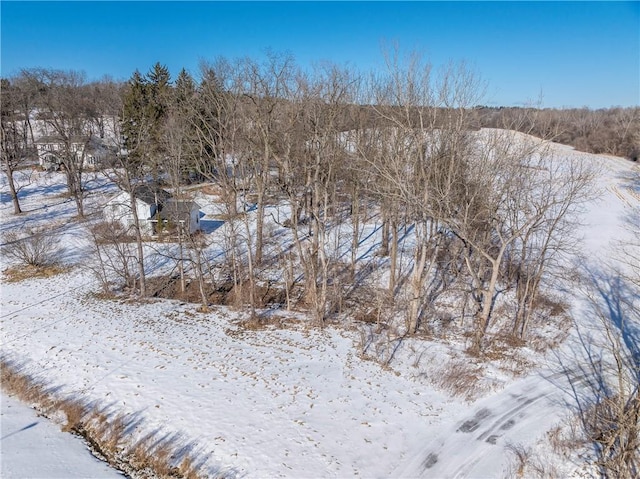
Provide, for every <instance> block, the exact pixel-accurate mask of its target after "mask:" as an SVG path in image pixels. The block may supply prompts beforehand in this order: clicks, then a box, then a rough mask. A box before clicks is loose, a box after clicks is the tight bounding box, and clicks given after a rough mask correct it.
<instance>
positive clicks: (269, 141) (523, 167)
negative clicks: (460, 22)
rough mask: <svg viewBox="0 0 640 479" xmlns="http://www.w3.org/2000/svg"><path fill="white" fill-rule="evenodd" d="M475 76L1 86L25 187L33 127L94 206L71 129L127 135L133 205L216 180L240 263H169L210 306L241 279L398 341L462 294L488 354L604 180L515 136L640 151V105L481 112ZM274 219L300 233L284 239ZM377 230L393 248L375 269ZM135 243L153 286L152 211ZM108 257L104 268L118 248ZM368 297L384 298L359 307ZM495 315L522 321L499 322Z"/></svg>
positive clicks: (269, 66) (200, 258) (394, 72)
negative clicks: (385, 328)
mask: <svg viewBox="0 0 640 479" xmlns="http://www.w3.org/2000/svg"><path fill="white" fill-rule="evenodd" d="M479 85H480V84H479V82H478V81H477V79H476V78H475V77H474V76H473V75H472V74H471V73H470V72H469V71H468V70H466V69H465V68H464V67H451V68H449V69H447V70H445V71H442V72H438V73H436V72H434V71H433V69H432V68H431V66H430V65H429V64H428V63H425V62H423V61H422V60H421V59H420V58H415V57H411V58H402V57H400V56H398V55H389V57H388V58H387V70H386V71H384V72H379V73H378V74H376V75H373V76H365V75H362V74H359V73H356V72H355V71H352V70H349V69H347V68H341V67H338V66H335V65H323V66H321V67H318V68H316V69H314V70H311V71H302V70H301V69H300V68H299V67H298V66H297V65H296V64H295V61H294V60H293V59H292V58H290V57H288V56H283V55H275V54H270V55H267V56H266V57H265V58H264V59H263V60H261V61H256V60H253V59H239V60H235V61H230V60H227V59H218V60H217V61H215V62H213V63H203V64H202V65H201V67H200V71H199V72H198V75H197V78H194V77H192V76H191V75H190V74H189V73H188V72H186V71H185V70H183V71H182V72H180V74H179V75H178V76H177V78H175V79H172V78H171V76H170V74H169V71H168V69H167V68H166V67H165V66H163V65H161V64H159V63H157V64H155V65H154V66H152V67H151V69H150V70H149V72H148V73H147V74H144V75H143V74H141V73H140V72H138V71H136V72H134V73H133V75H132V77H131V78H130V79H129V80H128V81H127V82H126V83H125V84H118V83H115V82H113V81H112V80H109V79H104V80H102V81H99V82H94V83H87V82H85V81H84V78H83V77H82V76H81V75H79V74H77V73H74V72H59V71H53V70H43V69H37V70H28V71H23V72H21V73H20V74H19V75H17V76H16V77H13V78H9V79H7V80H3V91H2V100H3V101H2V107H3V108H2V145H3V148H2V160H3V168H4V169H5V171H6V172H7V174H8V175H9V176H12V171H13V170H14V169H15V168H16V167H19V166H20V161H22V158H24V157H26V156H27V155H28V151H29V148H30V147H32V146H33V140H34V133H33V122H34V121H36V120H39V121H40V122H41V123H44V124H46V125H47V126H48V128H49V129H50V131H51V132H54V133H55V134H57V135H58V136H59V137H61V138H62V139H63V140H64V141H65V142H66V143H65V144H67V145H68V147H67V150H68V151H67V152H66V154H65V155H64V158H65V161H64V166H65V173H66V175H67V183H68V186H69V192H70V194H71V195H72V197H73V198H74V199H75V201H76V205H77V208H78V214H79V215H83V213H84V211H83V202H82V199H83V197H84V180H83V178H84V177H83V174H84V170H83V164H82V161H81V159H80V158H77V156H74V155H73V151H72V147H71V138H72V137H73V138H77V137H78V136H83V135H84V136H85V137H87V136H88V135H94V134H98V135H100V136H101V137H104V136H105V135H112V136H113V143H114V144H117V145H118V148H117V150H118V154H117V155H114V157H113V158H112V162H111V163H110V164H108V165H105V167H106V170H105V171H107V173H108V174H109V175H110V177H111V178H112V179H113V180H114V181H116V182H117V183H118V185H119V186H120V187H121V188H122V189H123V190H124V191H127V192H129V194H130V198H131V200H133V198H134V195H135V191H136V188H138V187H139V186H140V185H142V184H147V185H148V184H157V183H159V182H164V183H169V186H171V187H172V188H173V191H174V193H175V195H176V196H177V197H179V198H180V199H185V200H186V199H188V198H189V196H188V194H187V193H186V191H185V188H184V186H185V184H186V183H188V182H192V181H204V182H207V183H209V184H214V185H215V186H216V188H217V191H218V192H219V198H220V199H221V201H222V203H223V204H224V206H225V209H226V213H227V214H226V216H227V218H228V219H229V220H233V221H227V222H226V224H225V227H224V231H225V245H224V251H225V253H224V255H223V256H222V257H218V258H217V259H216V261H215V264H214V265H212V262H211V258H209V257H207V255H206V246H207V243H206V239H205V238H204V237H202V236H200V237H192V236H191V235H188V234H182V233H181V234H180V235H179V238H178V246H179V248H178V249H177V250H176V252H175V253H172V255H173V256H172V257H173V259H174V260H175V261H176V268H177V269H178V270H179V272H180V273H179V274H180V278H181V285H182V289H183V290H184V287H185V276H186V275H188V274H189V271H191V275H192V276H194V277H195V278H196V279H197V281H198V284H199V290H200V298H201V301H202V303H203V305H204V306H206V303H207V298H208V296H209V293H208V291H209V292H210V291H212V290H216V289H219V288H220V285H221V283H223V282H225V283H228V282H231V284H232V290H233V291H234V292H235V293H236V296H237V298H239V299H238V300H239V301H240V302H242V303H243V304H245V305H247V306H249V307H250V308H252V309H253V308H255V307H257V306H259V305H260V302H261V300H260V298H259V296H260V295H259V291H262V290H263V289H264V287H265V286H264V285H271V284H273V283H274V281H275V282H276V283H277V284H278V285H279V286H278V287H279V288H280V289H281V290H282V291H283V294H284V295H285V297H286V305H287V307H293V306H294V305H296V304H297V305H299V306H300V305H304V307H306V308H308V310H309V311H311V312H312V315H313V318H314V319H315V321H316V322H317V323H318V324H322V323H323V322H325V321H326V320H327V319H328V318H331V317H333V316H334V315H335V313H336V312H339V311H340V310H341V308H343V306H344V305H347V304H350V305H352V306H353V307H354V308H356V309H358V308H359V309H361V310H364V311H365V312H367V314H369V313H372V309H373V308H372V306H371V305H372V304H373V303H376V304H382V303H384V304H385V307H386V308H387V309H389V310H391V311H393V314H394V315H395V317H402V318H403V319H404V321H403V324H402V327H400V328H399V331H400V334H410V335H413V334H420V333H422V332H429V331H430V330H431V329H432V328H433V327H434V326H435V322H436V321H437V320H438V318H439V317H441V316H442V314H441V308H442V303H440V302H439V301H440V300H441V299H442V298H445V297H449V298H450V297H451V295H454V296H455V298H456V301H455V306H454V307H451V306H449V312H450V313H451V311H453V313H452V314H453V315H454V316H455V317H457V318H459V321H458V322H457V324H460V325H462V326H463V327H464V328H466V329H468V330H469V331H470V332H472V335H471V337H472V340H471V342H470V346H471V349H472V350H473V351H476V352H480V351H482V350H483V349H485V348H486V347H487V346H488V345H489V344H490V342H491V336H490V335H488V332H489V331H490V330H491V329H492V327H493V326H494V324H495V323H496V321H497V320H498V319H499V320H500V321H505V320H507V321H508V322H509V325H510V326H509V327H510V330H511V334H513V336H515V337H517V338H519V339H521V340H526V338H527V335H528V330H529V326H530V324H531V321H532V318H533V317H534V315H535V314H536V308H537V305H538V304H539V303H540V301H538V298H539V294H540V291H541V288H542V287H543V285H544V281H545V278H546V277H547V276H548V274H549V272H550V271H551V268H553V267H554V265H556V264H557V262H556V261H555V259H556V257H557V256H558V255H559V254H560V253H561V252H562V251H563V249H564V248H566V247H567V246H568V245H569V244H570V241H569V232H570V227H569V218H570V216H571V215H570V213H571V212H572V210H573V209H574V208H575V207H576V205H578V204H579V203H580V201H581V199H582V197H583V195H584V194H585V193H586V191H587V188H588V184H589V181H590V177H589V173H588V172H587V171H585V170H584V169H582V167H581V166H580V165H579V164H578V163H574V162H571V161H569V160H566V159H558V158H554V157H553V155H551V154H549V152H547V151H545V149H544V145H545V142H544V141H543V142H540V141H535V140H532V139H531V138H530V137H526V136H523V135H517V134H515V133H513V130H518V131H521V132H525V133H530V134H533V135H535V136H539V137H541V138H543V139H545V140H553V141H565V142H569V143H573V144H575V145H576V147H578V148H584V149H588V150H590V151H595V152H604V153H611V154H619V155H628V156H630V157H633V156H634V155H637V151H638V145H639V142H640V126H639V125H640V123H639V122H640V118H639V116H638V114H639V110H638V108H627V109H621V108H615V109H609V110H598V111H589V110H535V109H527V108H503V109H492V108H484V107H477V106H476V105H478V104H480V103H481V101H482V97H481V94H480V93H481V89H480V86H479ZM116 116H117V118H118V121H115V122H113V121H112V122H111V123H110V124H111V125H113V126H112V127H111V128H107V127H106V125H107V124H109V122H108V121H106V119H108V118H111V119H113V118H115V117H116ZM480 127H494V128H501V129H495V130H484V131H481V132H479V131H478V130H479V128H480ZM505 128H506V129H507V130H509V131H506V130H505ZM560 160H562V161H560ZM14 197H15V198H16V212H19V205H18V203H17V196H16V195H14ZM274 205H279V208H277V211H274ZM250 211H251V214H250ZM274 212H275V213H277V218H276V217H275V216H274ZM271 219H273V220H275V224H277V225H281V226H285V227H286V228H287V229H288V231H289V233H288V234H287V235H288V236H287V237H288V238H289V239H288V240H287V241H288V243H283V242H282V240H281V239H279V238H282V234H281V233H275V232H274V228H273V227H270V226H269V225H270V224H271V225H273V224H274V223H273V222H272V221H271ZM372 225H377V226H378V228H377V229H376V230H375V231H374V232H373V235H374V236H375V237H376V238H377V248H378V251H377V255H376V256H375V257H374V258H373V259H369V260H368V261H367V262H364V261H359V254H360V253H359V252H358V247H359V245H360V243H361V242H362V239H363V235H364V230H365V228H366V227H371V226H372ZM106 231H107V232H113V231H115V230H113V229H112V230H106ZM98 233H99V231H98V230H95V231H94V236H97V235H98ZM121 233H122V234H115V235H114V234H111V235H110V236H109V238H107V239H105V238H102V240H101V241H103V243H104V244H109V242H112V243H113V242H114V241H115V243H114V244H117V243H118V242H119V241H125V240H126V238H128V237H130V236H133V237H134V238H135V240H136V248H127V249H126V253H123V250H122V248H118V247H114V248H112V249H113V250H114V251H115V252H116V253H117V254H119V255H120V256H122V258H125V259H124V260H123V261H124V264H126V265H127V266H126V269H127V274H126V277H127V281H126V282H127V283H128V284H129V286H131V287H135V289H136V290H137V291H138V292H139V294H141V295H143V296H144V295H147V294H149V289H148V287H147V284H146V278H145V275H146V268H145V259H144V245H145V239H144V238H143V235H142V233H141V230H140V224H139V219H137V218H135V221H134V225H133V230H132V231H130V232H121ZM277 235H280V236H277ZM103 236H104V235H103ZM114 238H115V240H114ZM98 239H99V238H97V241H98ZM96 251H97V252H98V256H100V258H101V261H102V262H104V255H105V254H106V253H107V252H108V251H109V249H108V248H107V249H105V248H102V249H101V248H100V247H98V248H97V249H96ZM407 255H410V256H411V260H410V261H407V259H406V258H407ZM132 258H133V263H131V261H132ZM120 262H122V261H120ZM120 262H119V260H118V261H115V260H113V259H112V260H109V261H108V263H109V264H120ZM103 270H104V269H102V270H101V271H103ZM132 271H137V274H134V273H133V272H132ZM103 276H104V275H103ZM132 278H133V279H132ZM365 289H366V290H367V291H369V292H370V293H371V294H374V295H375V298H376V301H371V298H370V297H369V300H368V301H365V302H360V303H358V300H357V298H358V297H359V295H361V292H362V291H363V290H365ZM354 305H355V306H354ZM498 305H503V307H502V311H512V314H511V313H510V314H508V315H504V314H503V315H502V316H499V317H497V316H496V314H497V313H496V310H497V309H498V308H497V306H498ZM375 314H376V315H377V316H378V317H379V316H380V307H378V309H377V312H375Z"/></svg>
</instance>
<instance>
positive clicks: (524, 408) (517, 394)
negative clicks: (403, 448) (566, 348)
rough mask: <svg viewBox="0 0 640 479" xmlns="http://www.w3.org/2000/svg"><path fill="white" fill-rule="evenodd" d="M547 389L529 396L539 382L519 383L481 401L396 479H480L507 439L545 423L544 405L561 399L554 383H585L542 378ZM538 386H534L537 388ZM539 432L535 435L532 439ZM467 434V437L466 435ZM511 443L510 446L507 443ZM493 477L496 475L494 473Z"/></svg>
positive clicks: (564, 376)
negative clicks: (476, 477)
mask: <svg viewBox="0 0 640 479" xmlns="http://www.w3.org/2000/svg"><path fill="white" fill-rule="evenodd" d="M544 379H546V380H547V382H548V384H549V387H548V388H547V389H546V390H544V391H540V389H538V390H537V391H534V389H533V385H534V384H536V382H535V381H539V378H535V380H534V379H530V380H528V381H527V380H524V382H520V383H519V384H517V385H514V387H512V388H509V389H508V390H505V391H503V392H502V393H501V394H500V395H498V396H495V397H493V398H488V399H486V400H484V401H482V402H481V403H480V404H479V405H478V406H477V407H476V408H475V410H473V411H472V412H471V413H470V414H469V413H465V414H464V417H463V418H462V419H461V420H458V421H456V422H455V423H454V425H453V427H452V428H450V429H449V433H447V432H443V433H442V434H441V435H440V436H439V437H436V438H434V439H433V440H431V441H430V442H429V445H428V446H426V447H421V448H420V451H419V452H416V453H415V454H414V456H413V457H414V459H413V460H411V461H410V462H409V464H407V465H406V467H405V468H403V469H402V470H400V471H399V472H398V474H397V476H398V477H438V478H443V479H444V478H465V477H474V475H478V474H480V475H483V474H484V475H486V471H478V470H476V467H479V466H480V467H481V466H482V464H481V463H482V462H483V461H484V460H485V459H488V460H491V458H494V461H495V452H496V450H495V448H496V447H500V448H504V446H505V445H506V444H508V443H509V442H511V441H509V438H514V437H517V436H518V435H521V434H522V433H523V431H526V430H527V429H528V428H529V427H530V424H529V423H530V422H531V421H535V420H536V419H537V418H542V417H545V418H548V416H549V415H548V414H547V413H546V412H545V411H547V410H548V407H549V402H551V401H553V400H554V398H555V397H557V396H559V395H561V390H560V388H559V387H558V385H557V384H555V385H554V383H556V382H557V381H559V380H562V381H563V382H566V384H567V385H572V386H573V387H575V386H579V385H581V384H585V383H586V382H587V380H588V379H587V377H586V376H584V375H581V374H576V373H575V372H574V371H573V370H570V369H566V370H564V371H560V372H557V373H553V374H549V375H547V376H545V377H544ZM537 384H538V385H539V382H538V383H537ZM542 432H544V431H543V429H536V431H534V434H539V433H542ZM472 433H473V434H472ZM513 442H515V441H513ZM494 473H495V474H499V473H500V471H494Z"/></svg>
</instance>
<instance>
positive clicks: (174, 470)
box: [0, 358, 224, 479]
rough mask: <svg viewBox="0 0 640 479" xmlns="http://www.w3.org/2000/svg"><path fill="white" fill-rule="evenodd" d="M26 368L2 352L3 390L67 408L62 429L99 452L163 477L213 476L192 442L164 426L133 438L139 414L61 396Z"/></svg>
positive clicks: (49, 409)
mask: <svg viewBox="0 0 640 479" xmlns="http://www.w3.org/2000/svg"><path fill="white" fill-rule="evenodd" d="M21 369H22V365H20V364H16V363H14V362H11V361H8V360H6V359H5V358H0V379H1V380H2V388H3V390H5V391H6V392H7V393H9V394H11V395H14V396H16V397H18V398H19V399H21V400H22V401H25V402H27V403H29V404H31V405H34V406H35V407H36V408H37V409H38V410H39V411H41V412H42V413H43V414H45V415H46V416H48V417H52V416H54V415H58V414H60V413H62V414H64V417H65V424H64V425H63V426H62V430H63V431H65V432H72V433H74V434H77V435H79V436H82V437H83V438H84V439H85V440H86V441H87V443H88V444H89V446H90V448H91V449H92V451H93V452H94V454H95V455H96V456H98V457H100V458H102V459H103V460H105V461H106V462H108V463H109V464H110V465H112V466H113V467H116V468H117V469H119V470H121V471H122V472H124V473H125V474H127V475H129V476H134V477H148V478H163V479H164V478H167V479H201V478H204V477H209V476H208V475H205V474H203V473H202V472H200V471H199V469H200V466H201V465H202V463H203V462H204V461H200V462H198V460H197V457H194V456H193V455H192V454H190V453H189V452H188V451H186V449H188V448H184V447H182V448H180V444H179V439H180V438H179V437H171V436H168V437H167V436H160V434H161V433H160V432H155V433H152V434H150V435H148V436H145V437H144V438H143V439H142V440H140V441H138V442H137V443H134V444H132V443H131V437H130V434H129V432H128V431H129V430H131V429H132V426H135V425H136V424H137V423H138V422H139V421H140V420H139V419H137V418H136V417H134V416H132V415H122V414H117V413H108V412H107V411H105V410H102V409H100V408H99V407H98V406H97V405H96V404H88V403H86V402H84V401H82V400H81V399H76V398H71V397H66V398H62V399H60V398H58V397H56V396H54V395H53V394H52V393H51V392H50V391H51V390H53V389H49V388H48V387H47V385H46V384H45V383H44V382H43V381H40V380H37V379H35V378H32V377H30V376H28V375H25V374H22V373H21V372H20V371H21ZM185 451H186V452H185ZM216 477H224V474H222V473H220V474H217V476H216Z"/></svg>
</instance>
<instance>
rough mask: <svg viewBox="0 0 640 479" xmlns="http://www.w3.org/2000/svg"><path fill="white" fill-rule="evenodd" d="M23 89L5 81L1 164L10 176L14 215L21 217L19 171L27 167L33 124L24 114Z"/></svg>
mask: <svg viewBox="0 0 640 479" xmlns="http://www.w3.org/2000/svg"><path fill="white" fill-rule="evenodd" d="M21 94H22V92H21V91H20V90H19V88H17V87H15V86H14V85H12V84H11V83H10V81H9V80H5V79H3V80H2V105H0V165H1V168H2V171H4V173H5V174H6V175H7V182H8V184H9V192H10V194H11V201H12V202H13V213H14V214H16V215H17V214H20V213H22V209H21V207H20V200H19V198H18V192H19V191H20V189H21V187H22V186H23V185H24V183H21V182H20V181H18V180H17V178H16V174H15V173H16V171H17V170H19V169H20V168H21V167H22V166H23V165H25V164H26V160H27V159H28V153H29V147H28V136H27V134H26V133H27V130H28V128H27V127H28V125H29V120H28V116H24V115H23V114H22V113H21V112H20V108H19V107H20V104H21V102H20V98H19V97H20V95H21ZM27 115H29V112H27Z"/></svg>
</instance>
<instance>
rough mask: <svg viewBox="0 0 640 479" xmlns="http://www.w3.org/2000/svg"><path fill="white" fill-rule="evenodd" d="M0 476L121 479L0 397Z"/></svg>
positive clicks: (79, 445)
mask: <svg viewBox="0 0 640 479" xmlns="http://www.w3.org/2000/svg"><path fill="white" fill-rule="evenodd" d="M0 406H1V411H2V412H1V413H0V425H1V427H0V434H1V436H2V437H0V477H2V478H3V479H57V478H60V479H88V478H91V479H103V478H104V479H108V478H116V477H123V476H122V475H121V474H120V473H118V472H117V471H115V470H114V469H112V468H110V467H109V466H108V465H107V464H105V463H104V462H102V461H100V460H98V459H97V458H95V457H94V456H92V455H91V453H90V452H89V450H88V449H87V447H86V445H85V444H84V443H83V442H82V440H81V439H80V438H78V437H76V436H73V435H71V434H68V433H64V432H62V431H61V430H60V427H59V426H57V425H56V424H54V423H52V422H51V421H49V420H48V419H46V418H44V417H42V416H38V415H37V414H36V412H35V411H34V410H33V409H31V408H30V407H28V406H26V405H24V404H23V403H21V402H20V401H18V400H17V399H15V398H13V397H11V396H7V395H6V394H5V393H1V394H0Z"/></svg>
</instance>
